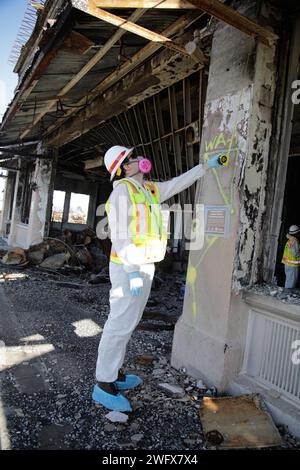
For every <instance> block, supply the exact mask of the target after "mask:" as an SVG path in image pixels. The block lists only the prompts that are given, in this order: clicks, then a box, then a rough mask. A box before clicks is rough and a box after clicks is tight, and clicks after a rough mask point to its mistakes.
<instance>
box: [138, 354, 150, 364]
mask: <svg viewBox="0 0 300 470" xmlns="http://www.w3.org/2000/svg"><path fill="white" fill-rule="evenodd" d="M154 361H155V357H154V356H147V355H145V354H144V355H141V356H136V357H135V362H136V363H137V364H143V365H145V366H148V365H152V364H153V362H154Z"/></svg>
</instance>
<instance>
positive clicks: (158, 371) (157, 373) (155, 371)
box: [152, 369, 165, 377]
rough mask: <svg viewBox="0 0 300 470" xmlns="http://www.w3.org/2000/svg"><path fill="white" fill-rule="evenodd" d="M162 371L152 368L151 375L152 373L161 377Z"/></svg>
mask: <svg viewBox="0 0 300 470" xmlns="http://www.w3.org/2000/svg"><path fill="white" fill-rule="evenodd" d="M164 373H165V371H164V370H163V369H154V371H153V372H152V375H154V376H155V377H161V376H162V375H164Z"/></svg>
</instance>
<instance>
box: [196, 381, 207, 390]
mask: <svg viewBox="0 0 300 470" xmlns="http://www.w3.org/2000/svg"><path fill="white" fill-rule="evenodd" d="M196 387H197V388H199V389H200V390H207V386H206V385H205V384H204V382H203V381H202V380H198V382H197V384H196Z"/></svg>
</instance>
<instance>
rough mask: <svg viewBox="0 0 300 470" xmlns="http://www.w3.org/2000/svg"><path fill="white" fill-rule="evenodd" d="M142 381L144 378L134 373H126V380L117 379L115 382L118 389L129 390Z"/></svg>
mask: <svg viewBox="0 0 300 470" xmlns="http://www.w3.org/2000/svg"><path fill="white" fill-rule="evenodd" d="M142 383H143V380H142V379H141V378H140V377H138V376H137V375H133V374H129V375H125V380H124V381H120V380H116V382H114V384H115V386H116V387H117V389H118V390H129V389H130V388H135V387H137V386H138V385H140V384H142Z"/></svg>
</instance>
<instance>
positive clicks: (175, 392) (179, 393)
mask: <svg viewBox="0 0 300 470" xmlns="http://www.w3.org/2000/svg"><path fill="white" fill-rule="evenodd" d="M158 387H159V388H160V389H162V390H163V391H164V392H165V393H166V394H167V395H169V396H171V397H178V398H183V397H184V396H185V391H184V389H183V388H181V387H178V385H171V384H168V383H160V384H158Z"/></svg>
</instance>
